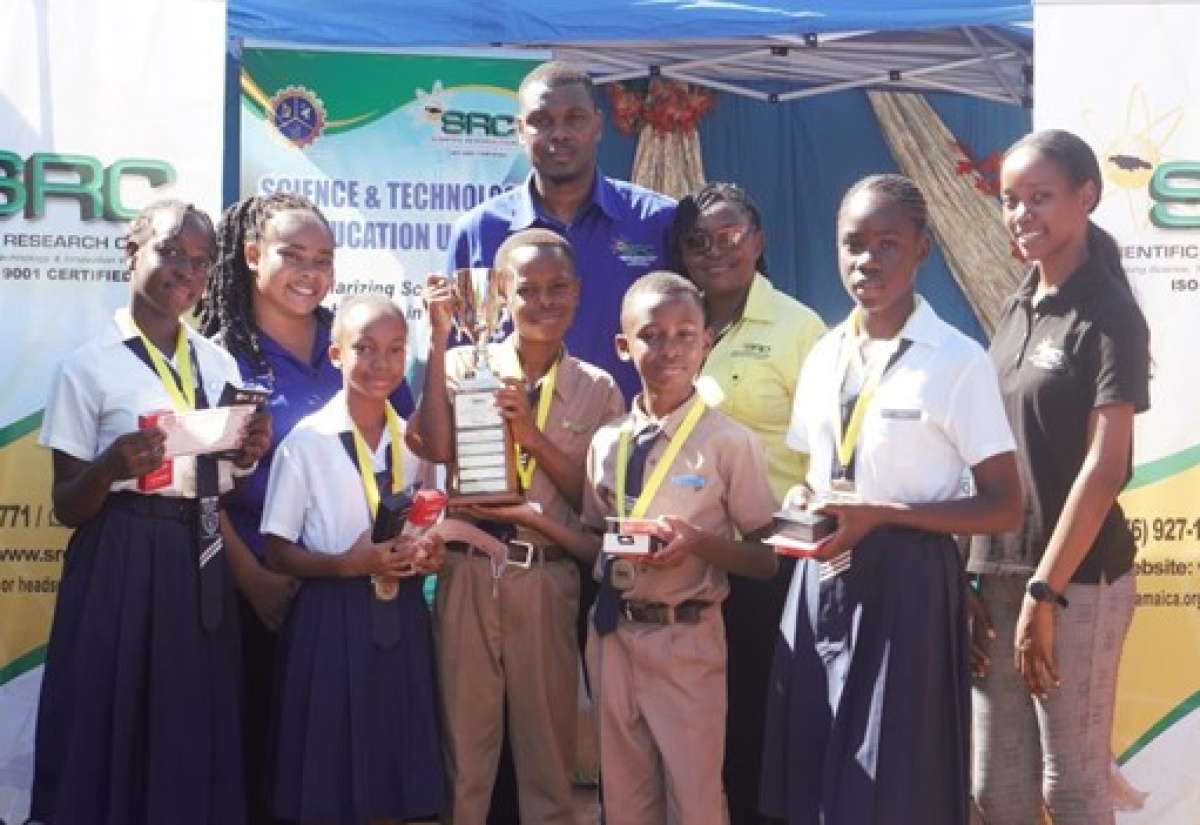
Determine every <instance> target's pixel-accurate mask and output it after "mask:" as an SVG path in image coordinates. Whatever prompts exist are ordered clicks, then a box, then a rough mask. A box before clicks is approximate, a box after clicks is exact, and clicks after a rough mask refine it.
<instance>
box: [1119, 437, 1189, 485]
mask: <svg viewBox="0 0 1200 825" xmlns="http://www.w3.org/2000/svg"><path fill="white" fill-rule="evenodd" d="M1197 464H1200V444H1197V445H1196V446H1195V447H1189V448H1188V449H1186V450H1184V451H1183V452H1179V453H1175V455H1169V456H1164V457H1163V458H1160V459H1158V460H1157V461H1151V462H1150V463H1149V464H1143V465H1142V466H1141V467H1138V468H1137V469H1136V470H1135V471H1134V473H1133V478H1132V479H1130V480H1129V484H1128V485H1126V487H1125V489H1126V490H1136V489H1137V488H1138V487H1145V486H1146V485H1148V484H1154V483H1156V482H1159V481H1162V480H1163V479H1164V478H1170V477H1171V476H1173V475H1178V474H1179V473H1182V472H1184V471H1185V470H1190V469H1191V468H1193V467H1195V466H1196V465H1197Z"/></svg>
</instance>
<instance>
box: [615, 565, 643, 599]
mask: <svg viewBox="0 0 1200 825" xmlns="http://www.w3.org/2000/svg"><path fill="white" fill-rule="evenodd" d="M636 581H637V565H635V564H634V563H633V562H631V561H630V560H629V559H617V560H615V561H614V562H613V567H612V584H613V587H614V588H616V589H617V590H620V591H622V592H624V591H626V590H632V589H633V585H634V583H635V582H636Z"/></svg>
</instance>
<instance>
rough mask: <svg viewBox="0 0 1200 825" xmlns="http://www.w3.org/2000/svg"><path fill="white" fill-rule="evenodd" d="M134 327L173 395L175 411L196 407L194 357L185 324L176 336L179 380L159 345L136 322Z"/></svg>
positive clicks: (167, 389) (166, 387) (164, 387)
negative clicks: (193, 374)
mask: <svg viewBox="0 0 1200 825" xmlns="http://www.w3.org/2000/svg"><path fill="white" fill-rule="evenodd" d="M133 328H134V329H136V330H137V334H138V337H139V338H141V339H142V346H144V347H145V348H146V352H147V353H148V354H149V355H150V361H151V362H152V363H153V364H154V371H155V372H157V373H158V380H159V381H161V382H162V385H163V389H165V390H166V391H167V395H169V396H171V402H172V403H173V404H174V405H175V411H176V412H187V411H189V410H194V409H196V381H195V378H194V377H193V376H192V358H191V353H190V352H189V350H188V345H187V333H185V332H184V331H183V324H180V325H179V332H178V334H177V335H176V336H175V363H176V365H177V368H178V370H179V380H178V382H176V379H175V375H174V373H172V372H171V368H170V367H169V366H168V365H167V361H166V359H165V358H163V356H162V353H161V352H159V351H158V347H156V346H154V344H152V343H150V339H149V338H147V337H146V334H145V333H144V332H142V330H141V327H139V326H138V325H137V324H136V323H135V324H134V325H133Z"/></svg>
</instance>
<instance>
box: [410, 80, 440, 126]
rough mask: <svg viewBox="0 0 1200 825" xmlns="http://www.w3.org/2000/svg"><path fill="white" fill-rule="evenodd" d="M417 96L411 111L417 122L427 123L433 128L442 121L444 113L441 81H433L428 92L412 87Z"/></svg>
mask: <svg viewBox="0 0 1200 825" xmlns="http://www.w3.org/2000/svg"><path fill="white" fill-rule="evenodd" d="M413 92H414V93H415V94H416V98H417V108H416V110H415V112H414V113H413V116H414V117H415V119H416V121H417V123H418V124H422V123H429V124H432V125H433V126H434V127H435V128H436V127H438V126H440V125H441V123H442V115H444V114H445V113H446V108H447V103H446V90H445V89H444V88H442V81H440V80H435V81H433V87H432V88H430V90H429V91H428V92H426V91H424V90H423V89H414V90H413Z"/></svg>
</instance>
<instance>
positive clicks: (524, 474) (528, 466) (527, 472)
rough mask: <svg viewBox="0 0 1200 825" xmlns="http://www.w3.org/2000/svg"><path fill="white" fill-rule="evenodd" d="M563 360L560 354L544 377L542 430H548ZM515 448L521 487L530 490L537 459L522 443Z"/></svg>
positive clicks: (540, 405)
mask: <svg viewBox="0 0 1200 825" xmlns="http://www.w3.org/2000/svg"><path fill="white" fill-rule="evenodd" d="M561 360H562V356H561V355H560V356H559V357H558V358H557V359H555V361H554V363H553V364H551V365H550V371H549V372H547V373H546V375H545V377H543V378H542V388H541V391H540V393H539V394H538V407H537V419H536V422H537V428H538V429H539V430H541V431H542V432H545V431H546V420H547V419H549V418H550V402H551V401H552V400H553V399H554V381H555V379H556V378H558V363H559V361H561ZM514 449H516V451H517V475H518V476H519V477H520V479H521V489H522V490H528V489H529V485H530V484H532V483H533V471H534V470H535V469H536V468H537V460H536V459H534V457H533V456H531V455H528V454H526V453H525V452H524V450H522V449H521V445H520V444H518V445H516V446H515V448H514Z"/></svg>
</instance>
